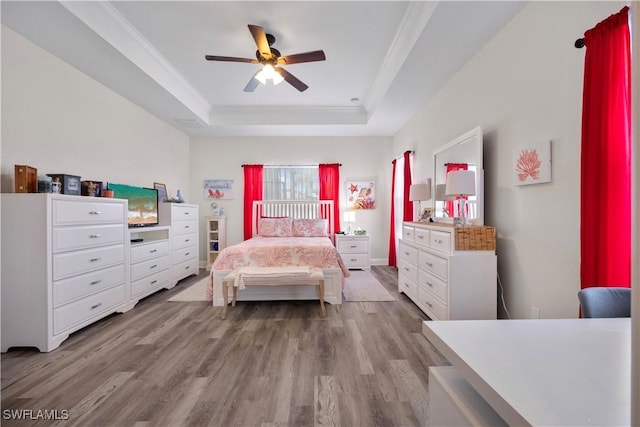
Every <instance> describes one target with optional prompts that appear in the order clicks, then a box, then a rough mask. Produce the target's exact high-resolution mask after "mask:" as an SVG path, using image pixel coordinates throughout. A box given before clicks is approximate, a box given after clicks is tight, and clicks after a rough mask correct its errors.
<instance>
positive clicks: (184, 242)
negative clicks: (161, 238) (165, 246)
mask: <svg viewBox="0 0 640 427" xmlns="http://www.w3.org/2000/svg"><path fill="white" fill-rule="evenodd" d="M171 242H172V246H173V249H180V248H187V247H189V246H193V245H196V244H198V233H191V234H181V235H178V236H173V237H171Z"/></svg>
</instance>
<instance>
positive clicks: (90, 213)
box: [89, 211, 102, 215]
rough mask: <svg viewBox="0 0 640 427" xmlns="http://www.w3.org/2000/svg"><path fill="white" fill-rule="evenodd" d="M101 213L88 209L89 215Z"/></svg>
mask: <svg viewBox="0 0 640 427" xmlns="http://www.w3.org/2000/svg"><path fill="white" fill-rule="evenodd" d="M101 213H102V212H100V211H89V215H100V214H101Z"/></svg>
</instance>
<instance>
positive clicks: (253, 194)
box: [243, 165, 262, 240]
mask: <svg viewBox="0 0 640 427" xmlns="http://www.w3.org/2000/svg"><path fill="white" fill-rule="evenodd" d="M243 168H244V239H245V240H247V239H250V238H251V237H253V236H252V234H253V227H252V223H251V220H252V216H253V201H254V200H262V165H244V166H243Z"/></svg>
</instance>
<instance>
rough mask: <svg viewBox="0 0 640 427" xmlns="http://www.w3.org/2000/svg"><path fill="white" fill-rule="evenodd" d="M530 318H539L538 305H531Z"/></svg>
mask: <svg viewBox="0 0 640 427" xmlns="http://www.w3.org/2000/svg"><path fill="white" fill-rule="evenodd" d="M531 318H532V319H539V318H540V308H539V307H535V306H531Z"/></svg>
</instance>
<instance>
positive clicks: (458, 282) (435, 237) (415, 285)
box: [398, 222, 497, 320]
mask: <svg viewBox="0 0 640 427" xmlns="http://www.w3.org/2000/svg"><path fill="white" fill-rule="evenodd" d="M433 224H434V223H417V222H405V223H404V224H403V230H402V238H401V239H400V242H399V251H398V291H399V292H404V293H405V294H406V295H407V296H408V297H409V298H411V300H413V302H415V303H416V305H417V306H418V307H419V308H420V309H421V310H422V311H424V312H425V313H426V314H427V316H429V318H431V319H432V320H461V319H495V318H496V316H497V265H496V264H497V259H496V255H495V250H456V241H455V237H456V236H455V233H456V230H455V228H454V227H453V226H448V225H445V224H442V225H433Z"/></svg>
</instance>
